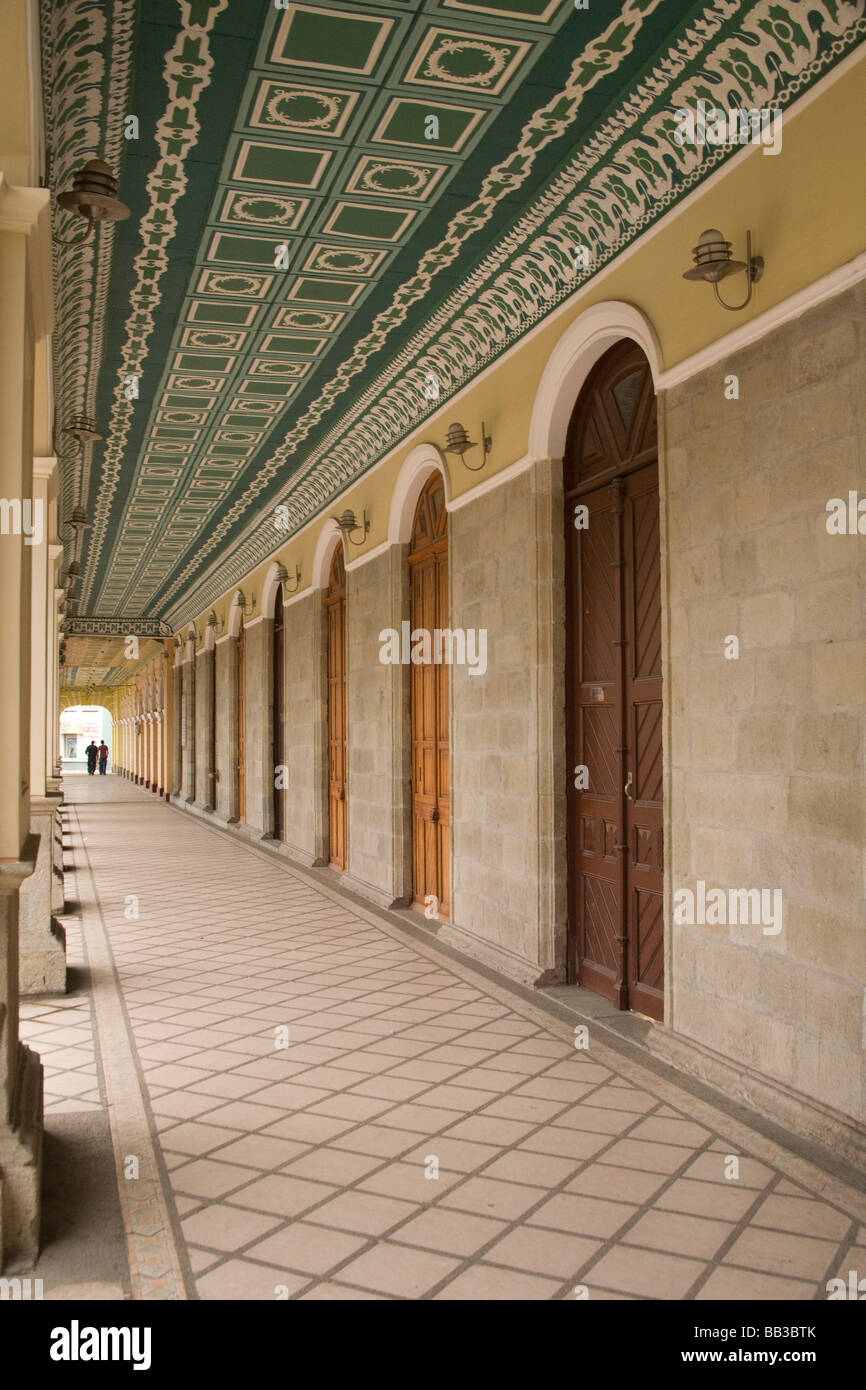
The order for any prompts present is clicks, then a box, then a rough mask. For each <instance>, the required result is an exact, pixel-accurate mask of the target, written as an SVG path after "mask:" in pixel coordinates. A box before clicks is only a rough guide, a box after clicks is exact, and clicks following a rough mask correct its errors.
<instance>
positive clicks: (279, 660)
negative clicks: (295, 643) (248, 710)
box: [271, 584, 286, 840]
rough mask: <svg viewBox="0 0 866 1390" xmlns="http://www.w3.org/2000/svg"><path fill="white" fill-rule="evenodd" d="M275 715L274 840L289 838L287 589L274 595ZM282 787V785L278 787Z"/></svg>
mask: <svg viewBox="0 0 866 1390" xmlns="http://www.w3.org/2000/svg"><path fill="white" fill-rule="evenodd" d="M273 668H274V669H273V676H274V683H273V711H272V714H271V764H272V765H271V786H272V787H273V834H274V839H276V840H282V839H284V838H285V803H284V797H285V790H284V789H283V786H282V784H283V782H284V780H285V779H284V777H282V776H279V775H278V773H277V769H278V768H281V767H284V766H285V763H286V726H285V717H286V714H285V625H284V622H283V586H282V584H278V585H277V591H276V594H275V595H274V626H273ZM278 783H279V785H278Z"/></svg>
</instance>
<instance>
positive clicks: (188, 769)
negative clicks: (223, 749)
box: [181, 657, 196, 801]
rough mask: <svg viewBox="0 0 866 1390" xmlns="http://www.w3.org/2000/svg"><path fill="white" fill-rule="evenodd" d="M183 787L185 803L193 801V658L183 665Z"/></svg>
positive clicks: (182, 793) (194, 738)
mask: <svg viewBox="0 0 866 1390" xmlns="http://www.w3.org/2000/svg"><path fill="white" fill-rule="evenodd" d="M183 720H184V725H183V726H182V728H183V734H184V742H183V756H182V763H183V786H182V787H181V795H182V796H183V799H184V800H185V801H195V742H196V737H195V658H194V657H189V658H188V659H187V660H186V661H185V662H184V663H183Z"/></svg>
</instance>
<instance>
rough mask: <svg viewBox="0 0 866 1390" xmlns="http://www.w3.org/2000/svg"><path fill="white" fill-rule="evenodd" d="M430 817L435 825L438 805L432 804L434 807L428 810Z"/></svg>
mask: <svg viewBox="0 0 866 1390" xmlns="http://www.w3.org/2000/svg"><path fill="white" fill-rule="evenodd" d="M430 819H431V820H432V821H433V823H434V825H435V824H436V822H437V821H438V820H439V807H438V806H434V807H433V810H432V811H431V812H430Z"/></svg>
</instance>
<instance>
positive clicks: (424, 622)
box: [409, 471, 451, 917]
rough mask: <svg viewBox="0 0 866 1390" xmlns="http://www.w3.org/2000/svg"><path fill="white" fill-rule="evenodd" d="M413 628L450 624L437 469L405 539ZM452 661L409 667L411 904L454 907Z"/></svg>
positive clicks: (443, 909)
mask: <svg viewBox="0 0 866 1390" xmlns="http://www.w3.org/2000/svg"><path fill="white" fill-rule="evenodd" d="M409 571H410V584H411V605H412V607H411V620H412V632H413V633H414V632H415V631H417V630H418V629H419V628H421V629H425V630H426V631H428V632H429V633H430V635H431V648H432V646H433V633H434V632H435V630H436V628H440V629H445V628H447V627H448V513H447V511H446V508H445V484H444V481H443V479H442V475H441V473H439V472H438V471H437V472H435V473H433V474H432V475H431V477H430V479H429V480H428V482H427V483H426V484H425V486H424V489H423V491H422V493H421V496H420V497H419V499H418V505H417V507H416V508H415V519H414V522H413V524H412V537H411V541H410V546H409ZM448 672H449V668H448V667H447V665H445V664H443V663H441V662H440V663H438V664H434V663H432V662H428V663H418V664H417V665H416V664H413V666H412V680H411V691H412V694H411V700H412V887H413V899H414V904H413V905H414V906H415V907H424V905H425V902H429V899H430V898H431V897H434V898H435V899H436V907H437V909H438V913H439V916H440V917H447V916H449V914H450V910H451V883H450V880H451V864H450V854H451V768H450V748H449V737H448V732H449V731H448V723H449V698H448V696H449V691H448Z"/></svg>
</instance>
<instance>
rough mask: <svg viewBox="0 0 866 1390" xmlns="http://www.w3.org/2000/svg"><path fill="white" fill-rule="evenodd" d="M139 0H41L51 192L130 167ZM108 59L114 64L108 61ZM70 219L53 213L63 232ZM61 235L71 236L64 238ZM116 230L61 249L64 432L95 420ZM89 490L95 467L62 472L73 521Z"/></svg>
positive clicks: (77, 461)
mask: <svg viewBox="0 0 866 1390" xmlns="http://www.w3.org/2000/svg"><path fill="white" fill-rule="evenodd" d="M135 10H136V0H115V3H114V4H112V5H109V6H106V5H105V4H104V3H103V2H102V0H64V3H63V4H62V5H58V4H55V3H52V0H43V3H42V6H41V28H42V33H41V43H42V88H43V99H44V105H45V111H44V116H45V141H46V146H47V149H48V152H49V173H50V180H51V187H52V191H53V192H54V193H55V194H56V193H57V191H58V190H62V189H65V188H69V187H70V186H71V184H72V178H73V175H74V174H75V173H76V172H77V171H78V170H79V169H80V168H81V167H82V165H83V164H85V163H86V162H87V160H88V159H94V158H99V159H104V160H105V161H106V163H107V164H109V165H110V166H111V168H112V169H114V170H115V171H116V170H117V169H118V168H119V167H120V164H121V160H122V147H123V144H124V141H123V117H124V114H125V113H126V110H127V100H128V94H129V88H130V82H131V76H132V54H133V38H134V26H135ZM109 55H110V63H109V62H108V61H107V59H108V56H109ZM65 222H66V218H65V216H63V215H62V214H57V213H55V225H56V226H57V227H58V228H62V227H63V226H64V225H65ZM58 234H61V235H63V234H65V232H61V231H59V233H58ZM114 235H115V228H114V224H113V223H110V222H103V223H98V224H97V225H96V229H95V231H94V233H93V234H92V236H91V237H90V239H89V241H87V242H85V243H84V244H82V245H79V246H71V247H70V246H60V245H58V244H57V243H55V244H54V300H55V325H56V326H55V330H54V341H53V349H54V351H53V361H54V374H55V383H54V390H55V411H56V417H57V421H58V424H59V425H60V426H62V425H63V424H64V423H65V422H66V421H68V420H70V419H71V418H72V416H74V415H90V416H93V415H94V414H95V409H96V405H95V402H96V392H97V388H98V381H99V370H100V366H101V364H102V356H103V348H104V337H105V328H106V306H107V301H108V286H109V280H110V275H111V266H112V253H113V246H114ZM88 486H89V460H88V458H87V457H86V455H82V454H79V455H76V456H75V457H74V458H73V459H72V460H66V461H65V462H64V465H63V467H62V468H61V504H62V511H63V513H64V515H67V516H68V515H69V513H70V512H71V510H72V508H73V507H74V506H75V505H76V504H77V503H78V501H79V500H80V498H81V497H82V496H86V494H87V490H88Z"/></svg>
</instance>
